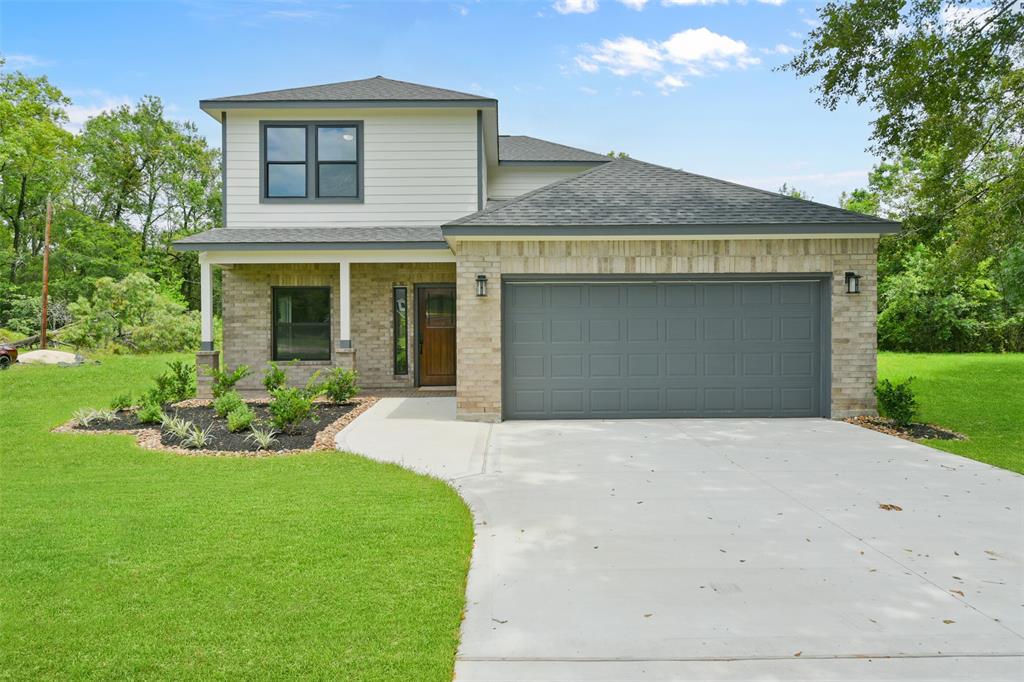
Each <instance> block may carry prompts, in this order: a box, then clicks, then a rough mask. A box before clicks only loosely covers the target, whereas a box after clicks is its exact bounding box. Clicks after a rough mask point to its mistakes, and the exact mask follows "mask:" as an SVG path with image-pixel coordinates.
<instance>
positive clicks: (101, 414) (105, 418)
mask: <svg viewBox="0 0 1024 682" xmlns="http://www.w3.org/2000/svg"><path fill="white" fill-rule="evenodd" d="M95 416H96V419H97V420H98V421H101V422H103V423H104V424H109V423H110V422H112V421H114V420H115V419H117V412H115V411H114V410H96V412H95Z"/></svg>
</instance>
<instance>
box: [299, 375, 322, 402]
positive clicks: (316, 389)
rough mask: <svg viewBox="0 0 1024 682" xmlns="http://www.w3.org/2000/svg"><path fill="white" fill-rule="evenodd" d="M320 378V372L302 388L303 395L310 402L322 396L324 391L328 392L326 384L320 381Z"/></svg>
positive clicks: (310, 378)
mask: <svg viewBox="0 0 1024 682" xmlns="http://www.w3.org/2000/svg"><path fill="white" fill-rule="evenodd" d="M320 376H321V375H320V370H317V371H315V372H313V376H311V377H309V380H308V381H306V385H305V386H303V387H302V394H303V395H304V396H306V397H307V398H309V399H310V400H313V399H314V398H317V397H319V396H322V395H323V394H324V390H326V387H325V386H324V382H323V381H321V380H320Z"/></svg>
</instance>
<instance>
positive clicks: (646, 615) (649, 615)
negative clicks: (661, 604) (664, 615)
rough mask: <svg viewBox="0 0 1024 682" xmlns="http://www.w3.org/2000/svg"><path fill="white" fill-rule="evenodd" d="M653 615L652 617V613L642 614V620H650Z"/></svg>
mask: <svg viewBox="0 0 1024 682" xmlns="http://www.w3.org/2000/svg"><path fill="white" fill-rule="evenodd" d="M653 615H654V614H653V613H645V614H644V618H650V617H651V616H653Z"/></svg>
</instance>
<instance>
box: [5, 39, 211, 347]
mask: <svg viewBox="0 0 1024 682" xmlns="http://www.w3.org/2000/svg"><path fill="white" fill-rule="evenodd" d="M2 67H3V61H2V58H0V328H7V329H11V330H13V331H16V332H19V333H21V334H23V335H29V334H34V333H36V332H38V330H39V329H38V328H39V320H40V318H39V308H40V296H41V291H42V289H41V286H42V251H43V232H44V223H45V214H46V202H47V199H48V198H49V199H51V200H52V201H53V204H54V215H53V224H52V237H51V255H50V298H51V301H50V326H51V328H53V329H57V328H60V327H63V326H64V325H66V324H68V323H70V322H71V321H72V320H79V319H82V317H83V316H84V317H86V318H90V322H89V324H88V326H89V327H90V329H89V331H88V332H81V333H79V332H76V333H77V334H78V336H76V338H75V341H74V342H75V343H76V345H81V344H85V343H88V344H98V345H103V344H106V343H108V342H109V341H110V340H111V336H110V329H109V325H106V324H102V325H99V326H97V325H98V317H99V315H91V314H90V311H89V310H87V309H83V308H81V307H80V308H79V309H77V310H76V308H75V307H74V306H75V304H76V302H78V301H80V300H85V301H94V299H95V297H96V296H97V295H100V293H99V291H98V290H99V289H100V288H102V287H104V286H107V285H109V283H111V282H123V281H125V279H126V278H128V277H130V276H135V275H145V276H146V277H148V279H149V281H150V282H156V283H158V284H156V285H154V286H155V289H156V291H155V293H156V295H155V296H150V297H149V298H148V299H147V300H148V301H149V302H152V303H154V308H153V310H152V311H151V315H152V316H153V317H156V318H159V317H167V316H177V317H181V315H182V314H183V312H184V311H185V310H188V309H192V310H194V309H196V308H198V305H199V266H198V261H197V258H196V255H195V254H194V253H177V252H174V251H172V250H171V248H170V244H171V242H172V241H173V240H174V239H177V238H179V237H181V236H184V235H186V234H191V233H193V232H198V231H201V230H205V229H209V228H211V227H215V226H217V225H218V224H219V222H220V158H219V151H217V150H214V149H211V148H210V147H209V146H208V145H207V143H206V141H205V140H204V139H203V138H202V137H201V136H200V135H199V133H198V132H197V130H196V128H195V125H194V124H192V123H182V122H179V121H175V120H172V119H170V118H169V117H168V116H167V115H166V113H165V111H164V107H163V104H162V103H161V101H160V100H159V98H156V97H144V98H143V99H142V100H141V101H139V102H138V103H137V104H136V105H135V106H134V107H130V106H120V107H117V108H115V109H113V110H111V111H106V112H103V113H100V114H98V115H97V116H95V117H93V118H91V119H89V120H88V121H87V122H86V123H85V125H84V127H83V128H82V129H81V131H80V132H71V131H69V130H68V129H67V128H68V126H69V122H68V117H67V114H66V108H67V107H68V106H69V105H70V104H71V100H70V99H69V98H68V97H66V96H65V95H64V94H63V93H62V92H61V91H60V89H58V88H57V87H56V86H54V85H53V84H51V83H50V82H49V81H48V80H47V78H46V77H45V76H41V77H37V78H32V77H29V76H26V75H24V74H22V73H20V72H17V71H15V72H6V71H3V70H2ZM180 324H183V325H186V326H187V325H190V324H191V322H189V321H185V322H181V323H180ZM142 326H143V327H146V328H145V329H139V328H136V329H135V330H134V333H133V335H132V339H133V340H134V345H132V344H129V346H130V347H131V348H132V349H133V350H138V351H150V350H177V349H179V348H183V347H185V346H183V345H182V344H181V343H178V342H179V341H181V340H182V339H175V340H173V342H172V341H170V340H168V339H166V338H165V335H164V332H165V331H166V330H165V329H163V328H161V327H160V326H159V324H157V326H156V327H152V326H150V325H142ZM99 327H103V328H102V329H100V328H99ZM136 327H139V325H136ZM58 338H59V339H60V340H62V341H63V340H64V339H63V337H62V336H58ZM187 341H188V343H187V344H186V345H187V346H188V347H195V346H197V342H198V337H195V338H194V339H193V338H191V337H190V338H188V339H187Z"/></svg>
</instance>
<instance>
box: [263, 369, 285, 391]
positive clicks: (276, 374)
mask: <svg viewBox="0 0 1024 682" xmlns="http://www.w3.org/2000/svg"><path fill="white" fill-rule="evenodd" d="M287 380H288V376H287V375H286V374H285V373H284V370H283V369H281V368H280V367H278V366H277V363H276V362H271V363H270V366H269V367H268V368H267V371H266V373H264V375H263V387H264V388H266V389H267V393H273V392H274V391H276V390H277V389H279V388H284V384H285V381H287Z"/></svg>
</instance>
